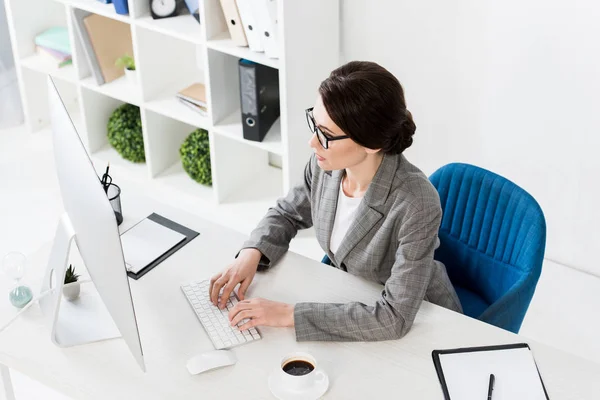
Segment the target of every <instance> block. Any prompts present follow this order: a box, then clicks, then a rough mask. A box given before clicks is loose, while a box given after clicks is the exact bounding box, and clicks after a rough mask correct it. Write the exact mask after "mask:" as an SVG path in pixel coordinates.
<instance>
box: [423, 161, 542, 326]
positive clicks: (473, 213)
mask: <svg viewBox="0 0 600 400" xmlns="http://www.w3.org/2000/svg"><path fill="white" fill-rule="evenodd" d="M430 180H431V182H432V183H433V185H434V186H435V187H436V188H437V190H438V193H439V195H440V200H441V204H442V210H443V212H444V214H443V217H442V223H441V226H440V231H439V237H440V247H439V248H438V249H437V250H436V253H435V259H436V260H439V261H441V262H443V263H444V264H445V265H446V269H447V270H448V275H449V276H450V280H451V281H452V284H453V285H454V287H455V289H456V292H457V294H458V297H459V298H460V300H461V303H462V306H463V310H464V313H465V314H466V315H468V316H471V317H473V318H477V319H479V320H482V321H484V322H487V323H490V324H492V325H495V326H498V327H500V328H504V329H506V330H509V331H512V332H515V333H517V332H518V331H519V328H520V327H521V323H522V322H523V318H524V317H525V313H526V311H527V308H528V307H529V303H530V302H531V298H532V297H533V293H534V291H535V286H536V284H537V281H538V279H539V277H540V273H541V271H542V261H543V258H544V250H545V245H546V221H545V219H544V214H543V212H542V209H541V208H540V206H539V205H538V203H537V202H536V201H535V199H534V198H533V197H532V196H531V195H529V194H528V193H527V192H526V191H525V190H523V189H521V188H520V187H519V186H517V185H515V184H514V183H512V182H511V181H509V180H507V179H506V178H503V177H501V176H499V175H497V174H495V173H493V172H490V171H487V170H485V169H482V168H479V167H476V166H473V165H468V164H460V163H454V164H448V165H446V166H444V167H442V168H440V169H439V170H437V171H436V172H435V173H433V175H431V177H430Z"/></svg>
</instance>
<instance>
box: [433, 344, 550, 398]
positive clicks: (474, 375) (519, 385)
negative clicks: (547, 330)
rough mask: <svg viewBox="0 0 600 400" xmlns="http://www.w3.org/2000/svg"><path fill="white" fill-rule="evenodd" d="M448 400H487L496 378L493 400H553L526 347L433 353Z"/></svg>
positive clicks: (489, 347) (477, 348)
mask: <svg viewBox="0 0 600 400" xmlns="http://www.w3.org/2000/svg"><path fill="white" fill-rule="evenodd" d="M431 355H432V357H433V363H434V365H435V369H436V372H437V374H438V378H439V380H440V384H441V385H442V391H443V392H444V398H445V399H446V400H482V399H487V393H488V386H489V379H490V374H494V377H495V384H494V389H493V396H492V399H493V400H549V397H548V394H547V393H546V388H545V386H544V382H543V381H542V377H541V375H540V373H539V371H538V368H537V365H536V363H535V360H534V358H533V353H532V352H531V349H530V348H529V345H528V344H526V343H517V344H509V345H500V346H485V347H470V348H461V349H451V350H434V351H433V352H432V354H431Z"/></svg>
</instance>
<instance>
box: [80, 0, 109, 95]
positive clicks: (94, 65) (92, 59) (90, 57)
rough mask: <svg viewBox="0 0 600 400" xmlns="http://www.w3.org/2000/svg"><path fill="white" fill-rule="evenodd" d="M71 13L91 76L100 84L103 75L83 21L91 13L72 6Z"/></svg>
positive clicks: (102, 81) (102, 82)
mask: <svg viewBox="0 0 600 400" xmlns="http://www.w3.org/2000/svg"><path fill="white" fill-rule="evenodd" d="M72 13H73V17H74V18H75V24H74V25H75V31H76V32H77V37H78V39H79V42H80V43H81V46H82V47H83V53H84V54H85V58H86V60H87V62H88V66H89V68H90V70H91V72H92V76H93V78H94V80H95V81H96V84H97V85H102V84H104V77H103V76H102V71H100V65H99V64H98V60H97V59H96V54H95V53H94V49H93V48H92V42H91V41H90V37H89V35H88V32H87V29H86V28H85V25H84V23H83V20H84V18H86V17H88V16H90V15H92V13H91V12H89V11H85V10H80V9H79V8H73V9H72Z"/></svg>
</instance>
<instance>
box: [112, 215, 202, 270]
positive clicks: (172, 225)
mask: <svg viewBox="0 0 600 400" xmlns="http://www.w3.org/2000/svg"><path fill="white" fill-rule="evenodd" d="M147 219H149V220H151V221H154V222H156V223H157V224H160V225H162V226H165V227H167V228H169V229H172V230H174V231H175V232H179V233H181V234H182V235H184V236H185V238H184V239H183V240H182V241H180V242H179V243H177V244H176V245H175V246H173V247H171V248H170V249H169V250H167V251H166V252H165V253H163V254H162V255H160V256H159V257H158V258H156V259H154V261H152V262H151V263H149V264H148V265H147V266H146V267H144V268H142V269H140V270H139V271H138V272H137V273H135V272H133V271H127V276H129V277H130V278H132V279H135V280H138V279H140V278H141V277H142V276H144V275H146V274H147V273H148V272H150V271H151V270H152V269H154V267H156V266H157V265H159V264H160V263H162V262H163V261H164V260H166V259H167V258H169V257H170V256H171V255H172V254H173V253H175V252H176V251H177V250H179V249H181V248H182V247H183V246H185V245H186V244H188V243H189V242H190V241H192V240H193V239H194V238H195V237H196V236H198V235H199V233H198V232H196V231H194V230H192V229H190V228H187V227H185V226H183V225H180V224H178V223H177V222H174V221H171V220H170V219H168V218H165V217H163V216H162V215H159V214H156V213H152V214H150V215H149V216H148V217H147ZM123 233H125V232H123Z"/></svg>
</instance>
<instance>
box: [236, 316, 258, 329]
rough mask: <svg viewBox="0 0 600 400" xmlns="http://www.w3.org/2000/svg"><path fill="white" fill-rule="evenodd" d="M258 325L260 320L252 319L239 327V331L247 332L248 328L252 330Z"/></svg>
mask: <svg viewBox="0 0 600 400" xmlns="http://www.w3.org/2000/svg"><path fill="white" fill-rule="evenodd" d="M258 325H260V320H259V319H258V318H252V319H251V320H249V321H248V322H246V323H245V324H244V325H242V326H240V327H239V330H240V331H247V330H248V329H250V328H254V327H256V326H258Z"/></svg>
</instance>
